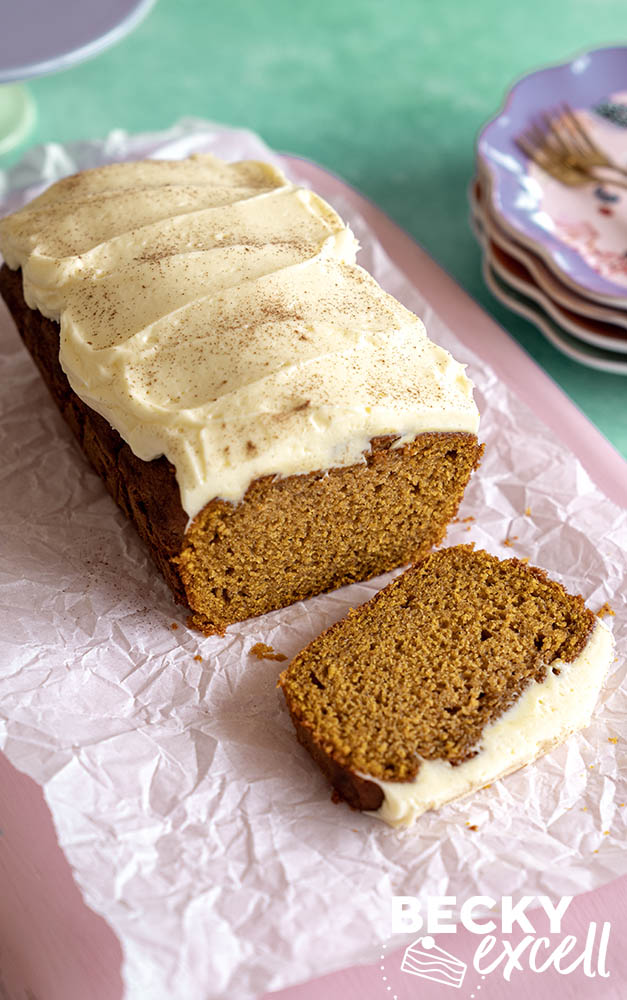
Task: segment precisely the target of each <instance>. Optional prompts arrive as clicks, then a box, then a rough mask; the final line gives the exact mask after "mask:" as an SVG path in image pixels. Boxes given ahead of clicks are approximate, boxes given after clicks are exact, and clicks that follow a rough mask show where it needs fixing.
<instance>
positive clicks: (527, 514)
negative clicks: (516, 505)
mask: <svg viewBox="0 0 627 1000" xmlns="http://www.w3.org/2000/svg"><path fill="white" fill-rule="evenodd" d="M525 517H531V507H525Z"/></svg>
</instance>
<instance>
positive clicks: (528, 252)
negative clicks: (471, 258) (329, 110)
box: [470, 48, 627, 374]
mask: <svg viewBox="0 0 627 1000" xmlns="http://www.w3.org/2000/svg"><path fill="white" fill-rule="evenodd" d="M564 103H566V104H568V105H569V106H570V107H571V108H572V109H573V110H574V111H575V113H576V114H577V116H578V118H579V119H580V121H581V123H582V124H583V125H584V127H585V129H586V131H587V132H588V133H589V134H590V135H591V137H592V138H593V139H594V141H595V142H596V144H597V145H598V146H599V147H600V148H601V149H603V150H604V151H605V152H607V153H608V154H609V156H610V157H611V159H612V161H613V162H614V163H616V164H618V165H620V166H621V167H623V168H624V167H627V48H612V49H600V50H597V51H595V52H590V53H588V54H586V55H584V56H581V57H580V58H578V59H576V60H575V61H574V62H572V63H568V64H566V65H563V66H554V67H551V68H550V69H544V70H541V71H539V72H537V73H533V74H531V75H530V76H527V77H525V78H524V79H523V80H521V81H520V82H519V83H517V84H516V85H515V87H513V89H512V90H511V91H510V93H509V94H508V96H507V99H506V102H505V105H504V108H503V110H502V111H501V112H500V113H499V115H498V116H497V117H496V118H494V119H493V120H492V121H491V122H489V123H488V125H486V126H485V128H484V129H483V130H482V132H481V134H480V136H479V141H478V145H477V176H476V177H475V179H474V180H473V183H472V185H471V189H470V202H471V209H472V221H473V226H474V230H475V232H476V234H477V238H478V239H479V241H480V243H481V246H482V248H483V269H484V276H485V280H486V282H487V284H488V286H489V287H490V289H491V290H492V292H493V293H494V295H496V296H497V298H499V299H500V300H501V301H502V302H504V303H505V304H506V305H508V306H509V307H510V308H512V309H513V310H515V311H516V312H517V313H520V314H521V315H522V316H525V317H526V318H527V319H529V320H531V322H532V323H534V324H535V325H536V326H537V327H538V329H539V330H540V331H541V332H542V333H543V334H544V335H545V336H546V337H547V338H548V339H549V340H550V341H551V343H552V344H553V345H554V346H555V347H556V348H557V349H558V350H560V351H562V352H563V353H564V354H567V355H568V356H569V357H571V358H573V359H575V360H576V361H579V362H581V363H582V364H585V365H588V366H590V367H592V368H600V369H603V370H604V371H611V372H621V373H624V374H627V178H623V182H624V183H625V186H621V185H620V183H616V182H615V179H618V177H619V175H618V174H616V173H614V174H612V172H611V171H607V172H606V178H607V179H606V180H604V181H603V182H602V183H596V182H590V183H586V184H584V185H581V186H575V187H571V186H568V185H565V184H564V183H563V182H561V181H558V180H557V179H556V178H555V177H553V176H549V174H547V173H545V172H544V171H543V170H542V169H541V168H540V167H539V166H538V165H537V164H536V163H534V162H532V161H531V160H530V159H529V158H528V157H527V156H525V155H524V154H523V153H522V152H521V150H520V149H519V148H518V146H517V144H516V138H517V137H518V136H520V135H521V134H522V133H523V132H525V131H526V130H527V129H528V128H529V127H530V126H531V125H532V124H535V123H537V122H538V121H539V120H541V119H542V115H549V116H552V115H554V114H555V113H556V112H559V109H560V107H561V106H562V105H563V104H564Z"/></svg>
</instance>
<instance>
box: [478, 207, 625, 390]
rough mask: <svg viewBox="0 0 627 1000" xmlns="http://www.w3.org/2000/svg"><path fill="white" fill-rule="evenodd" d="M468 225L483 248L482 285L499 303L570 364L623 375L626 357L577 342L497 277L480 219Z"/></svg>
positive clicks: (508, 284)
mask: <svg viewBox="0 0 627 1000" xmlns="http://www.w3.org/2000/svg"><path fill="white" fill-rule="evenodd" d="M471 222H472V227H473V230H474V232H475V235H476V236H477V239H478V240H479V242H480V243H481V245H482V247H483V248H484V250H483V255H482V257H483V277H484V280H485V283H486V285H487V286H488V288H489V289H490V291H491V292H492V294H493V295H494V296H495V297H496V298H497V299H499V301H500V302H502V303H503V304H504V305H506V306H507V307H508V308H509V309H512V310H513V311H514V312H516V313H518V315H519V316H523V317H524V318H525V319H527V320H529V322H531V323H533V325H534V326H535V327H536V328H537V329H538V330H539V331H540V333H542V334H543V335H544V336H545V337H546V339H547V340H548V341H549V342H550V343H551V344H552V345H553V347H555V348H556V350H558V351H560V352H561V353H562V354H565V355H566V356H567V357H569V358H571V359H572V360H573V361H577V362H579V364H582V365H586V367H588V368H595V369H597V370H599V371H605V372H612V373H613V374H615V375H627V357H626V356H625V355H624V354H620V353H618V352H615V351H609V350H606V349H604V348H601V347H596V346H593V345H592V344H588V343H586V342H584V341H583V340H580V339H579V337H573V336H571V335H570V334H569V333H568V332H567V331H566V330H565V329H564V328H563V327H562V326H560V325H559V324H558V323H556V322H555V321H554V320H553V319H552V317H551V316H550V315H549V314H548V313H547V312H546V311H545V310H544V309H543V308H542V306H541V305H540V304H539V303H538V302H537V301H534V299H533V298H531V297H530V296H529V295H526V294H524V293H523V292H521V291H520V290H519V289H518V288H515V287H514V286H513V285H512V284H510V282H509V281H508V280H506V278H505V277H503V276H502V274H499V273H498V271H497V268H496V267H495V262H494V261H493V259H492V257H491V254H490V249H489V245H488V241H487V240H486V236H485V233H484V232H483V229H482V225H481V220H480V218H479V217H478V216H473V217H472V219H471Z"/></svg>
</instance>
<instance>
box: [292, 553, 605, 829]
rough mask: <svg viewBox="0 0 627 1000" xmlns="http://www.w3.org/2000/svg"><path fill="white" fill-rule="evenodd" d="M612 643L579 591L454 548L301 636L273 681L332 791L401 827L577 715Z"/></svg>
mask: <svg viewBox="0 0 627 1000" xmlns="http://www.w3.org/2000/svg"><path fill="white" fill-rule="evenodd" d="M612 651H613V644H612V637H611V633H610V632H609V630H608V629H607V627H606V626H605V625H604V624H603V623H602V622H601V621H599V620H598V619H597V618H596V617H595V616H594V615H593V613H592V612H591V611H589V610H588V609H587V608H586V607H585V605H584V602H583V599H582V598H581V597H580V596H572V595H570V594H568V593H567V592H566V591H565V590H564V588H563V587H562V586H561V585H560V584H558V583H556V582H554V581H552V580H550V579H549V578H548V577H547V576H546V574H545V573H544V572H543V571H542V570H540V569H536V568H534V567H530V566H528V565H526V564H525V563H522V562H521V561H520V560H518V559H508V560H506V561H500V560H498V559H497V558H496V557H494V556H491V555H489V554H488V553H486V552H483V551H475V550H474V549H473V547H472V546H469V545H459V546H455V547H452V548H448V549H441V550H439V551H437V552H434V553H432V554H430V555H428V556H427V557H426V558H424V559H423V560H422V561H421V562H419V563H418V564H417V565H416V566H415V567H413V568H411V569H409V570H407V571H406V572H405V573H404V574H402V575H401V576H400V577H397V579H396V580H394V581H393V582H392V583H391V584H389V586H387V587H385V588H384V589H383V590H382V591H380V592H379V593H378V594H377V595H376V596H375V597H374V598H373V599H372V600H370V601H369V602H367V603H366V604H365V605H363V606H362V607H360V608H357V609H356V610H354V611H351V612H350V614H349V615H348V617H347V618H345V619H344V620H343V621H341V622H339V623H337V624H336V625H334V626H332V627H331V628H330V629H329V630H328V631H327V632H325V633H324V634H323V635H321V636H319V637H318V638H317V639H314V641H313V642H312V643H310V645H309V646H308V647H307V648H306V649H305V650H303V651H302V652H301V653H300V654H299V655H298V656H297V657H296V658H295V659H294V660H293V662H292V663H291V664H290V665H289V667H288V668H287V669H286V670H285V671H284V672H283V673H282V675H281V677H280V680H279V683H280V685H281V687H282V688H283V692H284V694H285V699H286V702H287V706H288V708H289V711H290V713H291V716H292V720H293V722H294V725H295V728H296V734H297V737H298V739H299V741H300V742H301V743H302V744H303V746H304V747H305V748H306V749H307V750H308V751H309V752H310V754H311V755H312V756H313V758H314V760H315V761H316V762H317V763H318V765H319V766H320V767H321V768H322V771H323V772H324V774H325V775H326V776H327V778H328V779H329V780H330V782H331V783H332V785H333V787H334V789H335V793H336V795H337V796H339V797H340V798H343V799H345V800H346V801H347V802H348V803H349V804H350V805H351V806H353V807H355V808H357V809H364V810H372V811H375V812H377V815H378V816H379V817H380V818H382V819H384V820H385V821H386V822H388V823H390V824H391V825H409V824H410V823H412V822H413V821H414V819H415V818H416V817H417V816H419V815H420V814H421V813H423V812H425V811H426V810H428V809H433V808H437V807H439V806H440V805H442V804H443V803H445V802H447V801H449V800H451V799H454V798H457V797H459V796H461V795H465V794H467V793H468V792H470V791H472V790H474V789H476V788H481V787H483V786H484V785H485V784H486V783H488V782H491V781H493V780H494V779H496V778H498V777H501V776H503V775H505V774H508V773H509V772H511V771H513V770H515V769H517V768H519V767H521V766H522V765H523V764H525V763H528V762H530V761H532V760H534V759H535V758H536V757H538V756H539V755H540V754H542V753H545V752H546V751H548V750H549V749H551V748H552V747H554V746H555V745H557V744H558V743H560V742H561V741H563V740H564V739H566V737H567V736H568V735H569V734H570V733H572V732H573V731H575V730H577V729H581V728H583V727H585V726H586V725H588V723H589V721H590V716H591V713H592V710H593V708H594V705H595V702H596V700H597V697H598V694H599V689H600V687H601V684H602V682H603V679H604V677H605V675H606V673H607V670H608V668H609V664H610V662H611V658H612Z"/></svg>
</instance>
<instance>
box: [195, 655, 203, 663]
mask: <svg viewBox="0 0 627 1000" xmlns="http://www.w3.org/2000/svg"><path fill="white" fill-rule="evenodd" d="M194 659H195V660H197V661H198V663H202V656H201V655H200V653H196V656H195V657H194Z"/></svg>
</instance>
